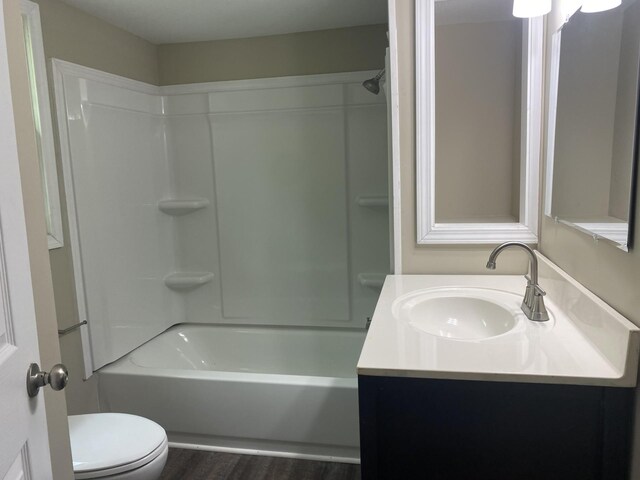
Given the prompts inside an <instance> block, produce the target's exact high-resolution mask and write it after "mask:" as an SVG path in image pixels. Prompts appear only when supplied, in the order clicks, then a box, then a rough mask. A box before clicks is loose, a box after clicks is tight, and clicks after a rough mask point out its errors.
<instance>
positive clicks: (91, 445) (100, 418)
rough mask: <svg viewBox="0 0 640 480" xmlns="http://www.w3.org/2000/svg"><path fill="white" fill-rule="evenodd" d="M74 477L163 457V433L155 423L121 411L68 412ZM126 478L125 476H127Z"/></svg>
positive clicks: (113, 473)
mask: <svg viewBox="0 0 640 480" xmlns="http://www.w3.org/2000/svg"><path fill="white" fill-rule="evenodd" d="M69 434H70V437H71V453H72V458H73V470H74V475H75V478H76V479H79V480H80V479H90V478H103V477H113V478H119V475H125V474H126V473H127V472H131V473H133V472H132V471H133V470H136V469H141V470H142V469H143V468H142V467H144V466H145V465H149V464H152V463H153V462H154V461H156V462H158V463H160V462H161V463H162V465H161V466H160V467H159V469H160V470H162V467H163V466H164V462H165V461H166V456H167V451H168V443H167V434H166V432H165V431H164V429H163V428H162V427H161V426H160V425H158V424H157V423H155V422H153V421H151V420H149V419H146V418H143V417H139V416H136V415H128V414H124V413H94V414H88V415H72V416H69ZM127 478H128V477H127Z"/></svg>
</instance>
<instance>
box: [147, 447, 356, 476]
mask: <svg viewBox="0 0 640 480" xmlns="http://www.w3.org/2000/svg"><path fill="white" fill-rule="evenodd" d="M160 478H161V480H205V479H206V480H360V465H351V464H348V463H331V462H318V461H314V460H299V459H293V458H280V457H260V456H255V455H236V454H232V453H220V452H205V451H200V450H183V449H178V448H170V449H169V458H168V459H167V465H166V466H165V468H164V471H163V472H162V476H161V477H160Z"/></svg>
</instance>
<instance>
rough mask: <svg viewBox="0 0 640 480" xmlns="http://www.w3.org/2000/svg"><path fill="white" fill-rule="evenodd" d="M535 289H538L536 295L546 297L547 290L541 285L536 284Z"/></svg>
mask: <svg viewBox="0 0 640 480" xmlns="http://www.w3.org/2000/svg"><path fill="white" fill-rule="evenodd" d="M535 290H536V295H538V296H540V297H544V296H545V295H546V294H547V292H545V291H544V290H543V289H542V288H540V285H536V286H535Z"/></svg>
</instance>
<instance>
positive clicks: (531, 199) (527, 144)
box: [416, 0, 544, 245]
mask: <svg viewBox="0 0 640 480" xmlns="http://www.w3.org/2000/svg"><path fill="white" fill-rule="evenodd" d="M435 2H436V0H416V203H417V205H416V212H417V243H418V244H423V245H424V244H494V243H501V242H505V241H510V240H514V241H520V242H525V243H537V241H538V203H539V201H538V200H539V188H540V163H541V156H540V154H541V147H540V142H541V132H542V112H543V86H544V85H543V80H544V78H543V66H544V64H543V62H544V21H543V17H537V18H531V19H529V20H528V21H526V24H525V26H526V28H525V29H524V42H523V47H522V49H523V55H522V58H523V60H526V61H523V62H522V64H523V66H522V69H523V76H522V78H523V88H522V104H523V105H527V108H522V122H521V125H522V135H521V138H522V139H523V141H522V142H521V148H520V152H521V153H520V162H521V164H520V172H521V173H520V222H519V223H515V222H514V223H437V222H436V218H435V108H434V105H435Z"/></svg>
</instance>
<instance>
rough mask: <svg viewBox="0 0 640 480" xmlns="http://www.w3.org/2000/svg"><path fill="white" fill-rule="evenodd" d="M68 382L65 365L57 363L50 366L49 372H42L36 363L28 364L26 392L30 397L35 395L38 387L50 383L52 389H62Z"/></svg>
mask: <svg viewBox="0 0 640 480" xmlns="http://www.w3.org/2000/svg"><path fill="white" fill-rule="evenodd" d="M67 383H69V371H68V370H67V367H65V366H64V365H62V364H61V363H58V364H57V365H54V366H53V367H52V368H51V371H50V372H48V373H47V372H43V371H42V370H40V366H39V365H38V364H37V363H32V364H31V365H29V370H27V393H28V394H29V396H30V397H35V396H36V395H38V392H39V391H40V387H44V386H45V385H51V388H53V389H54V390H56V391H58V390H62V389H63V388H64V387H66V386H67Z"/></svg>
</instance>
